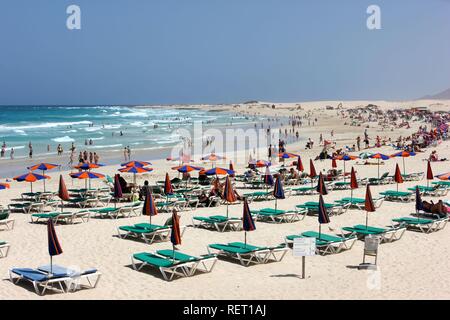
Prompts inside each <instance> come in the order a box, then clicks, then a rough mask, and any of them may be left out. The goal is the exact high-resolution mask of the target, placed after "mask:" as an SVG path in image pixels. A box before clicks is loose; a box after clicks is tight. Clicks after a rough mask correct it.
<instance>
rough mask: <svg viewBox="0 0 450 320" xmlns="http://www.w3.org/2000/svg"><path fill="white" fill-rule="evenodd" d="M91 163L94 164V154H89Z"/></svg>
mask: <svg viewBox="0 0 450 320" xmlns="http://www.w3.org/2000/svg"><path fill="white" fill-rule="evenodd" d="M89 163H94V155H93V154H92V152H89Z"/></svg>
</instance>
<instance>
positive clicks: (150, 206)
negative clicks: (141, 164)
mask: <svg viewBox="0 0 450 320" xmlns="http://www.w3.org/2000/svg"><path fill="white" fill-rule="evenodd" d="M157 214H158V210H157V209H156V204H155V201H154V200H153V194H152V191H151V190H150V189H149V190H148V192H147V193H146V194H145V200H144V206H143V207H142V215H144V216H150V224H152V216H156V215H157Z"/></svg>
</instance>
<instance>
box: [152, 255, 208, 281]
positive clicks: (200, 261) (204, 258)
mask: <svg viewBox="0 0 450 320" xmlns="http://www.w3.org/2000/svg"><path fill="white" fill-rule="evenodd" d="M156 253H157V254H158V255H160V256H163V257H165V258H170V259H175V260H177V261H180V262H192V261H195V262H197V265H195V266H194V267H193V268H191V274H190V275H191V276H192V275H194V274H195V273H196V271H201V272H204V273H208V272H211V271H212V269H213V268H214V266H215V265H216V262H217V255H215V254H204V255H201V256H198V257H197V256H192V255H188V254H185V253H182V252H179V251H176V250H168V249H166V250H158V251H156Z"/></svg>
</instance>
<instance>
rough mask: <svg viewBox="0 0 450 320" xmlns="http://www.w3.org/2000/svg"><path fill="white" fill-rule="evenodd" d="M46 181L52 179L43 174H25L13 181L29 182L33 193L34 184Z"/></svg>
mask: <svg viewBox="0 0 450 320" xmlns="http://www.w3.org/2000/svg"><path fill="white" fill-rule="evenodd" d="M45 179H50V177H49V176H46V175H43V174H37V173H34V172H28V173H26V174H23V175H21V176H17V177H14V178H13V180H16V181H19V182H22V181H25V182H29V183H30V189H31V192H33V182H36V181H38V180H45Z"/></svg>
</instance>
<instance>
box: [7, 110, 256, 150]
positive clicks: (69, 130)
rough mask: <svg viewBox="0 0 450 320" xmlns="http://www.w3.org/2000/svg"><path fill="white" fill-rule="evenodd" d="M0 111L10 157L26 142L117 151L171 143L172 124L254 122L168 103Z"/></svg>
mask: <svg viewBox="0 0 450 320" xmlns="http://www.w3.org/2000/svg"><path fill="white" fill-rule="evenodd" d="M0 111H1V112H0V144H1V143H3V141H4V142H5V143H6V146H7V149H6V154H5V157H6V158H9V155H10V149H11V148H14V151H15V153H14V156H15V158H26V157H28V143H29V142H31V143H32V145H33V156H45V155H55V154H56V148H57V146H58V144H61V146H62V147H63V150H64V154H68V152H69V149H70V147H71V145H72V142H73V143H74V145H75V147H76V150H77V152H78V151H80V150H84V149H88V150H90V151H93V152H95V151H97V152H98V153H101V152H104V151H120V150H123V148H124V147H126V146H130V148H132V149H133V150H147V149H148V150H150V149H157V148H162V147H171V146H173V145H175V144H177V143H179V142H180V137H179V135H177V134H176V129H177V128H186V129H189V128H190V127H192V125H193V123H194V122H197V121H201V122H203V124H204V126H205V127H220V126H227V125H229V124H230V122H232V123H233V125H243V126H246V125H249V124H251V123H253V122H254V121H255V119H249V118H246V117H243V116H237V115H233V114H229V113H226V112H211V111H207V110H200V109H175V108H169V107H167V108H137V107H129V106H61V107H57V106H2V107H0ZM121 131H122V134H123V135H121V134H120V132H121ZM86 140H92V145H89V146H86V145H85V141H86ZM48 146H50V152H49V151H48V149H47V148H48Z"/></svg>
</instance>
